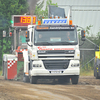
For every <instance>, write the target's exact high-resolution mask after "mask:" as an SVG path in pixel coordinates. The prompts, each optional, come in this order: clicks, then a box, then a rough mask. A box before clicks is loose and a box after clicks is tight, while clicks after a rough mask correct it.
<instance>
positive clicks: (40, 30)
mask: <svg viewBox="0 0 100 100" xmlns="http://www.w3.org/2000/svg"><path fill="white" fill-rule="evenodd" d="M58 21H59V23H58ZM63 22H64V23H63ZM52 23H53V24H52ZM26 40H27V48H28V52H27V54H26V55H27V57H28V58H27V59H28V61H27V60H26V62H25V63H27V62H28V64H27V66H24V67H25V68H24V73H28V74H27V75H25V76H27V77H28V78H29V79H30V83H36V82H37V79H39V78H52V79H55V78H57V79H58V81H59V82H65V81H66V80H67V79H69V78H71V80H72V84H77V83H78V79H79V74H80V61H79V60H80V50H79V41H78V33H77V26H74V25H67V24H66V22H65V19H63V21H62V20H60V19H53V20H51V19H48V20H47V19H46V20H44V21H43V24H42V25H29V26H28V32H27V36H26Z"/></svg>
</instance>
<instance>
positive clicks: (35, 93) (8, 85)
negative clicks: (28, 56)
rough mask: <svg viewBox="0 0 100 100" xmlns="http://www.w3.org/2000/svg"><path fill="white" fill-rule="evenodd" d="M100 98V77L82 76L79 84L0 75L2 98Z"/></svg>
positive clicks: (29, 99)
mask: <svg viewBox="0 0 100 100" xmlns="http://www.w3.org/2000/svg"><path fill="white" fill-rule="evenodd" d="M55 99H57V100H100V79H95V77H93V76H81V77H80V78H79V83H78V84H77V85H72V84H71V83H66V84H58V83H55V84H54V83H52V81H50V83H48V82H45V81H44V82H41V81H40V82H38V84H30V83H23V82H20V81H11V80H10V81H9V80H4V79H3V77H0V100H55Z"/></svg>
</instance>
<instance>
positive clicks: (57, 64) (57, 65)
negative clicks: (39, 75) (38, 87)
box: [43, 60, 70, 69]
mask: <svg viewBox="0 0 100 100" xmlns="http://www.w3.org/2000/svg"><path fill="white" fill-rule="evenodd" d="M69 62H70V60H43V64H44V66H45V69H67V68H68V65H69Z"/></svg>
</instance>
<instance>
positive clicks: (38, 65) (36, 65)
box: [33, 64, 42, 67]
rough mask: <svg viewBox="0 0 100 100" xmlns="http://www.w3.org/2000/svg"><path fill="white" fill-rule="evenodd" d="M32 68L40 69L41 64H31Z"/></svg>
mask: <svg viewBox="0 0 100 100" xmlns="http://www.w3.org/2000/svg"><path fill="white" fill-rule="evenodd" d="M33 67H42V65H41V64H33Z"/></svg>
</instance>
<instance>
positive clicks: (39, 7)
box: [34, 0, 57, 20]
mask: <svg viewBox="0 0 100 100" xmlns="http://www.w3.org/2000/svg"><path fill="white" fill-rule="evenodd" d="M48 5H54V6H57V3H56V4H54V3H52V0H47V1H46V8H45V10H42V9H43V6H44V0H43V1H42V2H39V3H37V5H36V9H35V13H34V14H35V15H37V16H38V19H39V20H41V19H42V17H44V18H48Z"/></svg>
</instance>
